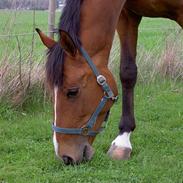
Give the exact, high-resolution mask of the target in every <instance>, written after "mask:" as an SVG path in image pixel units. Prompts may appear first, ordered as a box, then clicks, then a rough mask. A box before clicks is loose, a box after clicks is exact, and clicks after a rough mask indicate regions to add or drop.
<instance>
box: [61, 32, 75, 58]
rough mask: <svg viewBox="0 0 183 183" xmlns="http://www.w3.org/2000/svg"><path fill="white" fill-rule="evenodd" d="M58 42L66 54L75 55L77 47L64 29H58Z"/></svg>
mask: <svg viewBox="0 0 183 183" xmlns="http://www.w3.org/2000/svg"><path fill="white" fill-rule="evenodd" d="M60 44H61V47H62V48H63V49H64V51H65V52H66V53H67V54H69V55H70V56H72V57H75V55H76V53H77V47H76V45H75V43H74V41H73V39H72V38H71V36H70V35H69V33H67V32H66V31H64V30H60Z"/></svg>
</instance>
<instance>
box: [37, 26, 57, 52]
mask: <svg viewBox="0 0 183 183" xmlns="http://www.w3.org/2000/svg"><path fill="white" fill-rule="evenodd" d="M36 31H37V33H38V34H39V37H40V38H41V41H42V42H43V44H44V45H45V46H46V47H47V48H49V49H51V48H52V47H53V46H54V45H55V44H56V41H54V40H53V39H51V38H50V37H48V36H46V35H45V34H44V33H43V32H42V31H41V30H40V29H38V28H36Z"/></svg>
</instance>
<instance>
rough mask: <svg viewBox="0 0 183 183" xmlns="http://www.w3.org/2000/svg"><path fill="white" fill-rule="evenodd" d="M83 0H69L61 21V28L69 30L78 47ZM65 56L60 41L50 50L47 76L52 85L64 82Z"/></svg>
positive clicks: (59, 84)
mask: <svg viewBox="0 0 183 183" xmlns="http://www.w3.org/2000/svg"><path fill="white" fill-rule="evenodd" d="M82 2H83V0H67V1H66V6H65V7H64V10H63V13H62V15H61V17H60V22H59V29H60V30H64V31H66V32H68V33H69V34H70V36H71V37H72V39H73V40H74V42H75V44H76V46H77V47H80V40H79V30H80V10H81V4H82ZM59 40H60V37H59ZM64 56H65V54H64V51H63V49H62V48H61V46H60V43H59V41H58V43H57V44H56V45H55V46H54V47H53V48H51V49H50V50H49V51H48V60H47V63H46V77H47V81H48V83H49V84H50V86H51V87H54V86H61V85H62V83H63V70H64Z"/></svg>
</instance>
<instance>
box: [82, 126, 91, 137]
mask: <svg viewBox="0 0 183 183" xmlns="http://www.w3.org/2000/svg"><path fill="white" fill-rule="evenodd" d="M88 132H89V129H88V127H83V128H82V130H81V135H83V136H87V135H88Z"/></svg>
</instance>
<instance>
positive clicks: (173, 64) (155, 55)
mask: <svg viewBox="0 0 183 183" xmlns="http://www.w3.org/2000/svg"><path fill="white" fill-rule="evenodd" d="M182 33H183V32H182V31H180V29H179V30H178V31H177V30H174V31H173V33H167V34H166V35H165V37H164V38H163V40H161V41H162V42H161V44H159V42H157V44H155V45H154V46H153V47H152V48H150V49H147V48H146V47H144V45H140V44H138V47H137V60H136V62H137V66H138V82H139V83H143V84H151V83H153V82H155V81H157V80H161V81H162V80H166V79H170V80H172V81H173V82H176V81H178V80H180V81H183V39H182ZM119 61H120V44H119V39H118V38H117V36H116V37H115V39H114V44H113V48H112V51H111V55H110V63H109V67H110V68H111V70H112V71H113V73H114V75H115V76H116V78H118V73H119V69H118V68H119V64H120V62H119Z"/></svg>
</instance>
